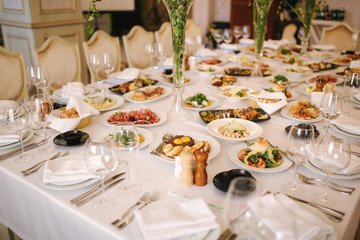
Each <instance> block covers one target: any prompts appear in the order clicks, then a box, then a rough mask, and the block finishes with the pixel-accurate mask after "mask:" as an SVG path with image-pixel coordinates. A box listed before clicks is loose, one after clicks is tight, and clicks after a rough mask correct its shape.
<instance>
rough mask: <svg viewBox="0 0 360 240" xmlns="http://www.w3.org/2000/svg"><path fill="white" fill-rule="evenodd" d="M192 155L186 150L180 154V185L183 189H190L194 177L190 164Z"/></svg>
mask: <svg viewBox="0 0 360 240" xmlns="http://www.w3.org/2000/svg"><path fill="white" fill-rule="evenodd" d="M193 158H194V155H193V154H192V153H191V152H189V151H188V150H185V151H182V152H181V153H180V159H181V172H180V185H181V186H183V187H190V186H192V185H193V184H194V175H193V172H192V162H193Z"/></svg>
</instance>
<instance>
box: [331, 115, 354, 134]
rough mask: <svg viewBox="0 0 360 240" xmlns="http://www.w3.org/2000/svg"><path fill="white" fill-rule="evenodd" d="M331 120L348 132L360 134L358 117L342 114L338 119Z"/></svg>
mask: <svg viewBox="0 0 360 240" xmlns="http://www.w3.org/2000/svg"><path fill="white" fill-rule="evenodd" d="M330 122H331V123H332V124H335V125H336V126H338V127H339V128H340V129H342V130H344V131H346V132H349V133H353V134H359V135H360V120H358V119H355V118H352V117H348V116H345V115H342V114H341V115H340V116H339V117H338V118H337V119H334V120H331V121H330Z"/></svg>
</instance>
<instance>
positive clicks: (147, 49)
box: [145, 43, 155, 67]
mask: <svg viewBox="0 0 360 240" xmlns="http://www.w3.org/2000/svg"><path fill="white" fill-rule="evenodd" d="M145 52H146V54H147V55H148V56H150V67H153V66H154V56H155V46H154V44H152V43H147V44H146V46H145Z"/></svg>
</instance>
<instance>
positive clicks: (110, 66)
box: [103, 53, 115, 79]
mask: <svg viewBox="0 0 360 240" xmlns="http://www.w3.org/2000/svg"><path fill="white" fill-rule="evenodd" d="M103 69H104V72H105V73H106V79H109V74H110V73H111V72H112V71H114V69H115V63H114V60H113V59H112V58H111V54H110V53H103Z"/></svg>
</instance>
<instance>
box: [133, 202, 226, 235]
mask: <svg viewBox="0 0 360 240" xmlns="http://www.w3.org/2000/svg"><path fill="white" fill-rule="evenodd" d="M135 218H136V220H137V222H138V223H139V227H140V229H141V231H142V233H143V235H144V238H145V239H146V240H149V239H152V240H155V239H173V238H179V237H184V236H189V235H191V234H196V233H200V232H204V231H209V230H211V229H215V228H218V227H219V224H218V223H217V222H216V221H215V219H216V216H215V215H214V214H213V213H212V212H211V210H210V209H209V207H208V206H207V204H206V203H205V202H204V200H203V199H202V198H196V199H193V200H189V201H186V202H181V203H176V204H162V205H161V204H158V205H156V206H153V207H151V208H144V209H143V210H141V211H136V212H135Z"/></svg>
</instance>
